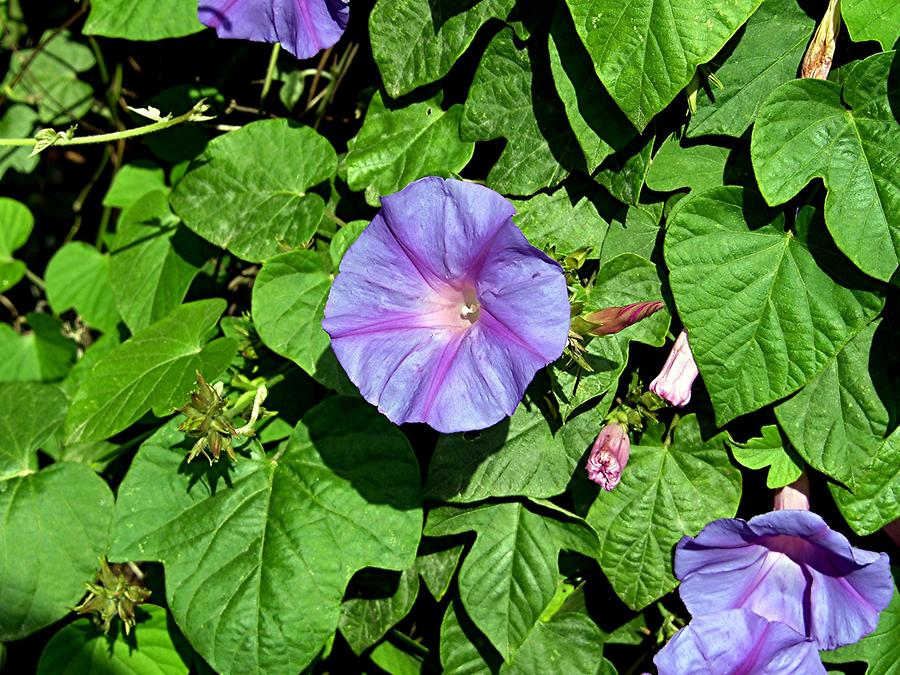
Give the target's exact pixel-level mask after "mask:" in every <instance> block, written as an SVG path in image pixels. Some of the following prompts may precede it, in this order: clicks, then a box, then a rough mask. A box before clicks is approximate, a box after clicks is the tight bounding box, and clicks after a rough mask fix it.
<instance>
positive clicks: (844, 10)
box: [841, 0, 900, 51]
mask: <svg viewBox="0 0 900 675" xmlns="http://www.w3.org/2000/svg"><path fill="white" fill-rule="evenodd" d="M841 17H842V18H843V19H844V23H846V24H847V30H848V31H849V32H850V37H851V38H853V40H854V42H863V41H865V40H878V42H879V43H881V48H882V49H883V50H885V51H887V50H889V49H890V48H891V47H893V46H894V45H895V44H896V43H897V39H898V38H900V5H898V4H897V3H896V2H894V1H893V0H844V1H843V2H842V3H841Z"/></svg>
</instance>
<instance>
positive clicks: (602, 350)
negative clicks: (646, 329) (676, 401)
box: [550, 268, 628, 419]
mask: <svg viewBox="0 0 900 675" xmlns="http://www.w3.org/2000/svg"><path fill="white" fill-rule="evenodd" d="M601 269H602V268H601ZM581 358H582V359H583V360H584V361H586V362H587V364H588V365H589V366H590V367H591V370H589V371H588V370H585V369H584V368H582V367H581V366H580V365H578V364H577V363H574V362H569V359H568V357H567V356H565V355H564V356H563V357H562V358H561V359H559V360H558V361H556V362H555V363H553V364H552V365H551V366H550V378H551V382H552V385H553V393H554V394H555V395H556V399H557V401H558V402H559V411H560V414H561V415H562V417H563V419H567V418H568V417H569V416H570V415H571V414H572V413H573V412H575V411H576V410H577V409H578V408H579V407H581V406H582V405H583V404H585V403H587V402H588V401H591V400H593V399H595V398H597V397H598V396H603V395H608V398H609V400H605V399H604V401H603V403H604V404H606V405H605V409H599V408H598V409H595V410H594V411H593V414H596V415H605V414H606V412H607V411H608V410H609V406H610V405H612V395H613V394H614V393H615V389H616V385H617V384H618V382H619V377H621V375H622V372H623V371H624V370H625V363H626V362H627V361H628V338H627V337H625V338H623V337H621V336H618V335H612V336H609V337H601V338H595V339H591V340H590V341H588V343H587V344H586V345H585V349H584V353H582V354H581Z"/></svg>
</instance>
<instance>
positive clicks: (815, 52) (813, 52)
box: [800, 0, 841, 80]
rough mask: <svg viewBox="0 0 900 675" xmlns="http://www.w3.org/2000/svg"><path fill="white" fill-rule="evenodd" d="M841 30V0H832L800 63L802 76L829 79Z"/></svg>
mask: <svg viewBox="0 0 900 675" xmlns="http://www.w3.org/2000/svg"><path fill="white" fill-rule="evenodd" d="M840 30H841V0H831V1H830V2H829V3H828V9H826V10H825V15H824V16H823V17H822V21H821V22H820V23H819V27H818V28H817V29H816V34H815V35H813V39H812V42H810V43H809V47H807V48H806V54H804V55H803V62H802V63H801V64H800V77H811V78H815V79H817V80H825V79H828V73H829V71H830V70H831V62H832V60H833V59H834V46H835V44H836V43H837V36H838V33H839V32H840Z"/></svg>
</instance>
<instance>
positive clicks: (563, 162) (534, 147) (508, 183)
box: [460, 29, 584, 195]
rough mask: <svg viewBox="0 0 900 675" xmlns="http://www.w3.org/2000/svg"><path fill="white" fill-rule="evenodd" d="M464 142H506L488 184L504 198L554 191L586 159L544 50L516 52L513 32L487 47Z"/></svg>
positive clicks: (468, 107)
mask: <svg viewBox="0 0 900 675" xmlns="http://www.w3.org/2000/svg"><path fill="white" fill-rule="evenodd" d="M460 134H461V136H462V138H463V139H466V140H473V141H486V140H490V139H493V138H501V137H503V138H505V139H506V147H505V148H504V149H503V153H502V154H501V155H500V159H498V160H497V163H496V164H495V165H494V166H493V168H491V171H490V173H489V174H488V180H487V183H488V185H489V186H490V187H492V188H494V189H495V190H497V191H498V192H502V193H504V194H514V195H530V194H532V193H534V192H537V191H538V190H540V189H541V188H547V187H553V186H554V185H556V184H557V183H559V182H560V181H561V180H562V179H563V178H565V177H566V176H567V175H568V174H569V171H570V170H571V169H574V168H580V167H582V166H583V164H584V157H583V156H582V153H581V149H580V148H579V146H578V142H577V140H576V139H575V136H574V135H573V134H572V130H571V129H570V128H569V122H568V120H567V119H566V116H565V113H564V112H563V107H562V104H561V102H560V100H559V97H558V96H557V94H556V90H555V89H554V86H553V80H552V77H551V74H550V66H549V63H548V58H547V54H546V51H544V46H538V45H535V44H530V45H529V46H527V47H525V48H523V49H517V48H516V46H515V44H514V43H513V33H512V30H509V29H507V30H503V31H501V32H500V33H499V34H498V35H497V36H496V37H495V38H494V39H493V40H492V41H491V44H489V45H488V48H487V50H486V51H485V53H484V56H483V57H482V58H481V63H480V64H479V65H478V71H477V72H476V73H475V80H474V82H473V83H472V87H471V88H470V89H469V98H468V99H467V100H466V107H465V110H464V111H463V117H462V123H461V126H460Z"/></svg>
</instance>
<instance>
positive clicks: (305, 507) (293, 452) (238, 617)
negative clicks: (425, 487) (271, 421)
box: [110, 397, 422, 674]
mask: <svg viewBox="0 0 900 675" xmlns="http://www.w3.org/2000/svg"><path fill="white" fill-rule="evenodd" d="M191 443H192V440H191V439H184V436H183V434H181V432H178V431H177V430H175V428H174V424H172V425H168V426H167V427H164V428H163V429H162V430H161V431H160V432H159V433H158V434H157V435H156V436H155V437H153V438H151V439H150V440H149V441H147V442H146V443H145V444H144V445H143V447H142V448H141V450H140V451H139V452H138V454H137V456H136V457H135V459H134V461H133V463H132V465H131V469H130V470H129V472H128V475H127V476H126V477H125V480H124V481H123V482H122V485H121V487H120V488H119V497H118V503H117V506H116V516H115V522H114V525H113V537H112V538H113V544H112V550H111V552H110V557H111V558H114V559H116V560H130V559H143V560H159V561H162V562H163V564H164V565H165V570H166V598H167V600H168V604H169V607H170V608H171V611H172V613H173V615H174V616H175V619H176V620H177V621H178V624H179V626H180V627H181V629H182V630H183V631H184V634H185V636H186V637H187V638H188V640H189V641H190V643H191V645H192V646H193V647H194V648H195V649H197V651H198V652H200V654H202V655H203V657H204V658H205V659H206V660H207V661H209V663H210V665H211V666H212V667H213V668H215V669H216V670H217V671H218V672H221V673H225V674H228V673H241V674H243V673H273V672H297V671H298V670H300V669H301V668H302V667H303V666H305V665H306V664H307V663H309V662H310V661H311V660H312V659H313V658H314V657H315V655H316V654H317V652H318V651H319V649H320V648H321V647H322V645H323V644H324V643H325V641H326V640H327V639H328V638H329V636H330V635H331V634H332V633H333V632H334V631H335V629H336V628H337V626H338V620H339V618H340V608H341V599H342V597H343V595H344V590H345V588H346V586H347V582H348V581H349V580H350V577H351V576H352V575H353V573H354V572H355V571H357V570H359V569H362V568H363V567H383V568H388V569H397V570H403V569H407V568H408V567H410V566H411V565H412V564H413V562H414V561H415V553H416V547H417V545H418V541H419V536H420V529H421V523H422V510H421V506H420V495H419V468H418V466H417V463H416V459H415V456H414V455H413V453H412V450H411V449H410V447H409V443H408V442H407V440H406V438H405V436H403V434H402V433H401V432H400V431H399V430H398V429H397V428H396V427H395V426H394V425H392V424H390V423H389V422H388V421H387V420H386V419H384V418H383V417H382V416H381V415H379V414H378V413H377V411H375V409H374V408H371V407H370V406H368V405H366V404H365V403H363V402H362V401H359V400H358V399H348V398H342V397H331V398H329V399H326V400H325V401H324V402H323V403H321V404H320V405H318V406H317V407H315V408H313V409H312V410H310V411H309V412H308V413H307V414H306V415H305V416H304V417H303V419H302V421H301V422H300V424H299V425H298V426H297V428H296V429H295V431H294V435H293V436H292V437H291V439H290V440H289V441H288V442H287V443H286V445H284V446H283V448H282V450H281V451H279V456H278V458H277V460H276V459H270V458H267V457H263V456H260V455H257V454H254V455H253V456H252V457H249V458H248V457H241V458H240V459H238V461H237V462H236V463H235V464H233V465H230V464H226V463H220V464H218V465H216V467H215V468H214V469H212V470H209V469H208V468H207V467H206V466H205V465H203V464H202V463H197V464H192V465H190V466H186V465H185V463H184V455H185V454H186V453H187V451H188V450H189V448H190V445H191ZM176 444H180V445H178V448H177V450H173V446H175V445H176Z"/></svg>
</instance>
